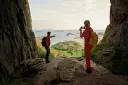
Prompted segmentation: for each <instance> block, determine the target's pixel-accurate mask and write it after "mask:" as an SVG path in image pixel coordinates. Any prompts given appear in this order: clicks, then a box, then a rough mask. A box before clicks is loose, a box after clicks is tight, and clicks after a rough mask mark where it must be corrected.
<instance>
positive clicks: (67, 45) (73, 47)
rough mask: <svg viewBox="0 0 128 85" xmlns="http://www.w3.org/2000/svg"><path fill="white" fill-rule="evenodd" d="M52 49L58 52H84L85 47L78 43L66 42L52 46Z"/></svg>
mask: <svg viewBox="0 0 128 85" xmlns="http://www.w3.org/2000/svg"><path fill="white" fill-rule="evenodd" d="M52 48H54V49H57V50H66V51H78V50H82V48H83V47H82V45H81V44H80V43H78V42H76V41H64V42H59V43H57V44H55V45H52Z"/></svg>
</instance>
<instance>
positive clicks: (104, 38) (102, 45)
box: [92, 25, 110, 56]
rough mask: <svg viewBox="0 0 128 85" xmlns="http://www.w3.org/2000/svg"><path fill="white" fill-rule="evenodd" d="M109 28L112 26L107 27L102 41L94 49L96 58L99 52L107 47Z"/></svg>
mask: <svg viewBox="0 0 128 85" xmlns="http://www.w3.org/2000/svg"><path fill="white" fill-rule="evenodd" d="M109 27H110V25H108V26H107V28H106V31H105V33H104V35H103V38H102V40H101V41H100V42H99V43H98V44H97V45H96V46H94V47H93V50H92V53H93V55H95V56H96V55H98V54H99V51H100V50H102V49H103V48H104V46H106V42H107V41H106V40H107V39H106V38H107V34H106V33H107V31H108V29H109Z"/></svg>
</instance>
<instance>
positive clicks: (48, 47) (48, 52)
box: [45, 32, 55, 63]
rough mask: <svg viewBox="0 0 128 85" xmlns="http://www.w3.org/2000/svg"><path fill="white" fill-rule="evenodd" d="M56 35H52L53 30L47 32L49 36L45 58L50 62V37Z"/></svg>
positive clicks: (47, 37)
mask: <svg viewBox="0 0 128 85" xmlns="http://www.w3.org/2000/svg"><path fill="white" fill-rule="evenodd" d="M53 37H55V36H51V32H47V36H46V46H45V49H46V56H45V60H46V63H50V61H49V58H48V57H49V54H50V43H51V41H50V38H53Z"/></svg>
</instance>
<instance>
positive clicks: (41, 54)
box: [37, 46, 55, 58]
mask: <svg viewBox="0 0 128 85" xmlns="http://www.w3.org/2000/svg"><path fill="white" fill-rule="evenodd" d="M37 49H38V56H39V58H44V57H45V55H46V50H45V48H44V47H39V46H38V48H37ZM49 57H50V58H53V57H55V56H54V55H53V54H52V53H50V55H49Z"/></svg>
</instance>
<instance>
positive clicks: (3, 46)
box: [0, 0, 37, 74]
mask: <svg viewBox="0 0 128 85" xmlns="http://www.w3.org/2000/svg"><path fill="white" fill-rule="evenodd" d="M31 23H32V22H31V16H30V10H29V4H28V0H0V70H1V71H2V70H4V71H7V72H8V73H9V74H11V73H13V72H14V71H15V69H16V68H17V66H19V65H20V63H21V62H22V61H24V60H27V59H31V58H35V57H36V56H37V52H36V43H35V35H34V33H33V31H32V26H31Z"/></svg>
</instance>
